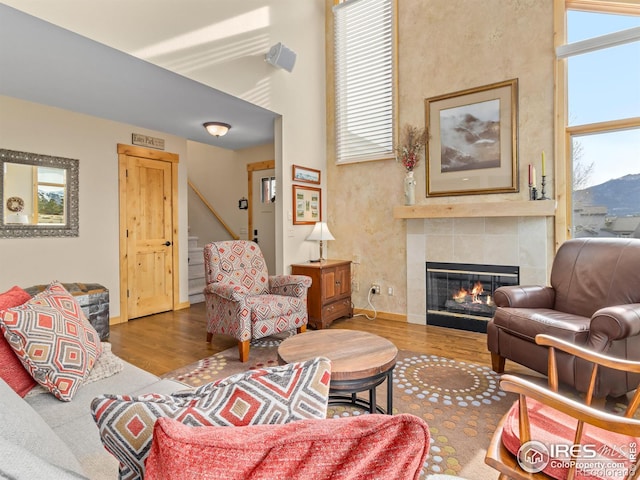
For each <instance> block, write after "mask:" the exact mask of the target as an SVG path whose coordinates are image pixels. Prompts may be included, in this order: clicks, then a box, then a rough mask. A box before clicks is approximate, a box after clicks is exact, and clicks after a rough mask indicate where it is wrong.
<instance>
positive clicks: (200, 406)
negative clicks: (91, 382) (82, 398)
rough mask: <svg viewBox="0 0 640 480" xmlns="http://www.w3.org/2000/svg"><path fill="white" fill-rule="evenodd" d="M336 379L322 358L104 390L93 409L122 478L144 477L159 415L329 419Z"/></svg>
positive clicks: (254, 420) (209, 420)
mask: <svg viewBox="0 0 640 480" xmlns="http://www.w3.org/2000/svg"><path fill="white" fill-rule="evenodd" d="M330 379H331V363H330V361H329V360H327V359H326V358H316V359H313V360H308V361H306V362H300V363H292V364H289V365H284V366H281V367H271V368H264V369H259V370H250V371H248V372H244V373H239V374H237V375H232V376H231V377H228V378H226V379H223V380H219V381H217V382H213V383H209V384H207V385H203V386H202V387H199V388H198V389H196V390H189V391H186V392H178V393H174V394H173V395H159V394H147V395H141V396H138V397H132V396H128V395H101V396H100V397H97V398H95V399H94V400H93V401H92V402H91V413H92V415H93V418H94V420H95V421H96V424H97V425H98V430H99V431H100V438H101V440H102V443H103V444H104V446H105V448H106V449H107V450H108V451H109V452H110V453H111V454H112V455H113V456H114V457H116V458H117V459H118V461H119V462H120V479H121V480H134V479H135V480H141V479H142V478H144V464H145V460H146V458H147V456H148V455H149V450H150V448H151V442H152V439H153V428H154V425H155V423H156V420H157V419H158V418H162V417H168V418H172V419H175V420H177V421H179V422H181V423H184V424H187V425H193V426H244V425H255V424H281V423H288V422H290V421H293V420H302V419H308V418H325V417H326V414H327V401H328V396H329V381H330Z"/></svg>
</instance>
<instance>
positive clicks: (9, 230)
mask: <svg viewBox="0 0 640 480" xmlns="http://www.w3.org/2000/svg"><path fill="white" fill-rule="evenodd" d="M5 163H21V164H24V165H35V166H39V167H51V168H62V169H65V170H66V171H67V196H66V198H65V208H66V209H67V211H66V214H67V223H66V224H65V225H59V226H55V225H21V224H10V225H9V224H5V223H4V213H5V208H6V205H5V200H4V164H5ZM79 172H80V161H79V160H77V159H73V158H64V157H52V156H49V155H40V154H37V153H29V152H19V151H16V150H5V149H0V200H1V201H2V202H1V203H2V204H1V205H0V238H29V237H77V236H79V227H78V224H79V222H78V210H79V201H78V190H79V183H80V182H79Z"/></svg>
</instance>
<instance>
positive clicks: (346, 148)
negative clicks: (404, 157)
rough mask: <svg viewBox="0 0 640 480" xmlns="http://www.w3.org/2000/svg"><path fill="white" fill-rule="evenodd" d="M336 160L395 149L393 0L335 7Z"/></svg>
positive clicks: (358, 1) (355, 0)
mask: <svg viewBox="0 0 640 480" xmlns="http://www.w3.org/2000/svg"><path fill="white" fill-rule="evenodd" d="M333 12H334V50H335V52H334V55H335V73H334V77H335V96H336V98H335V128H336V163H351V162H359V161H366V160H376V159H380V158H384V157H390V156H392V155H393V138H394V137H393V134H394V132H393V124H394V123H393V111H394V89H393V68H394V60H393V52H394V49H393V8H392V0H348V1H346V2H343V3H341V4H338V5H336V6H335V7H334V8H333Z"/></svg>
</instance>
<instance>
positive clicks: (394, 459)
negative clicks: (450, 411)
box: [0, 283, 429, 480]
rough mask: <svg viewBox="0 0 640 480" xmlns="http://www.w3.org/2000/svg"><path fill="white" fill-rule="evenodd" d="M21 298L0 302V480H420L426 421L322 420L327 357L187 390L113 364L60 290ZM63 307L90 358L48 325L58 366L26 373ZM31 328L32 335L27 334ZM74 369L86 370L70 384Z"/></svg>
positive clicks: (15, 294)
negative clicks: (85, 366) (61, 349)
mask: <svg viewBox="0 0 640 480" xmlns="http://www.w3.org/2000/svg"><path fill="white" fill-rule="evenodd" d="M24 295H27V297H28V298H30V296H29V295H28V294H26V292H24V290H21V289H19V287H14V288H13V289H12V290H11V291H9V292H5V293H4V294H0V330H1V331H2V334H3V335H2V336H0V478H12V479H33V478H47V479H54V480H55V479H77V478H89V479H92V480H93V479H115V478H120V479H124V480H138V479H142V478H147V479H149V480H154V479H156V480H158V479H170V478H171V479H176V478H179V479H185V480H186V479H193V480H195V479H201V478H216V479H218V478H224V479H227V478H228V479H238V480H240V479H243V480H244V479H253V480H259V479H264V480H266V479H273V478H287V479H296V478H299V479H301V480H302V479H306V478H333V479H345V480H346V479H359V478H362V479H364V478H367V479H368V478H407V479H408V478H415V479H416V480H417V478H418V477H419V474H420V472H421V470H422V465H423V463H424V461H425V458H426V455H427V453H428V448H429V431H428V427H427V425H426V423H425V422H424V421H423V420H421V419H420V418H418V417H415V416H413V415H408V414H401V415H395V416H387V415H363V416H359V417H349V418H340V419H330V420H327V419H326V413H327V403H328V392H329V381H330V376H331V364H330V362H329V360H327V359H324V358H315V359H312V360H309V361H307V362H302V363H299V364H289V365H283V366H278V367H271V368H265V369H257V370H249V371H247V372H244V373H240V374H237V375H233V376H231V377H227V378H225V379H221V380H218V381H216V382H212V383H210V384H206V385H203V386H201V387H199V388H196V389H193V388H189V387H187V386H186V385H184V384H182V383H179V382H176V381H173V380H169V379H161V378H159V377H157V376H155V375H153V374H151V373H149V372H146V371H144V370H142V369H140V368H138V367H136V366H134V365H132V364H130V363H128V362H125V361H123V360H122V359H120V358H118V357H117V356H115V355H114V354H113V353H112V352H111V349H110V345H109V344H108V343H106V342H100V341H99V339H98V335H97V332H95V330H92V329H91V327H88V326H87V325H90V324H89V322H88V321H87V320H86V319H84V318H83V317H82V315H80V314H78V313H77V312H80V311H81V309H80V308H79V305H78V304H77V302H75V300H73V298H72V296H71V295H70V294H68V292H67V293H65V291H64V288H63V287H62V285H60V284H55V283H54V284H52V285H50V287H49V288H47V290H45V292H42V293H39V294H37V295H36V296H34V297H33V298H30V300H28V301H25V299H26V298H27V297H25V296H24ZM8 297H10V300H9V301H7V298H8ZM20 302H23V303H20ZM7 305H14V306H13V307H8V306H7ZM69 310H71V311H72V312H73V315H79V318H78V319H77V320H78V323H74V322H75V320H74V319H73V318H70V317H65V316H64V315H63V317H64V318H65V321H64V322H63V323H64V325H65V328H66V329H68V330H70V332H71V333H72V334H74V335H76V334H78V332H79V331H80V330H82V332H81V335H80V336H82V335H84V336H86V337H87V338H88V341H87V342H86V343H87V345H88V347H90V346H91V345H94V346H95V350H96V351H99V354H96V355H95V357H96V360H95V362H93V361H91V358H92V355H91V349H90V348H88V347H87V349H86V350H87V351H86V352H82V353H78V351H77V350H76V347H77V345H75V344H74V343H73V342H72V341H71V340H69V339H67V338H65V332H62V331H61V330H60V328H58V329H57V330H56V329H55V328H53V330H56V332H55V336H57V338H56V341H55V342H54V343H56V344H62V343H65V342H66V343H67V350H64V352H63V353H64V355H62V356H61V357H60V358H58V359H57V362H58V363H60V362H63V363H64V362H67V363H65V364H64V365H62V366H61V367H60V370H62V372H57V373H56V375H53V374H51V372H50V371H49V370H52V369H53V370H55V368H51V367H47V369H43V368H42V366H41V365H36V364H37V361H38V358H37V357H38V355H37V354H36V353H34V352H40V353H41V351H45V350H47V349H46V348H38V347H42V345H44V344H45V343H46V340H42V339H41V338H40V337H43V338H44V337H45V335H44V333H47V332H49V331H50V330H52V325H53V326H55V321H53V320H51V318H50V315H53V316H55V315H59V314H60V311H63V313H64V314H65V315H66V314H68V313H69V312H68V311H69ZM33 311H36V312H37V315H36V314H34V313H33ZM34 315H35V316H34ZM73 315H72V316H73ZM18 320H19V321H18ZM29 322H31V324H32V327H33V325H35V327H33V328H31V329H29V328H26V327H25V324H28V323H29ZM18 327H19V328H18ZM36 327H38V328H36ZM40 327H41V328H40ZM83 329H84V330H83ZM23 331H27V332H29V333H31V334H32V338H28V339H27V338H25V337H23V336H22V332H23ZM43 332H44V333H43ZM67 333H68V332H67ZM3 337H4V338H3ZM61 338H64V341H61V340H60V339H61ZM92 342H93V343H92ZM22 344H26V345H27V348H24V349H23V350H24V351H22V350H21V349H20V345H22ZM20 355H23V356H25V357H28V356H29V355H31V356H32V357H36V358H35V359H34V358H27V359H26V360H25V359H24V358H23V357H22V356H20ZM41 356H42V355H41ZM13 357H15V358H13ZM81 357H82V358H81ZM16 358H17V359H18V360H19V362H18V363H17V362H16V361H15V360H16ZM83 358H84V360H82V359H83ZM81 360H82V361H81ZM85 360H86V361H85ZM81 363H82V364H85V363H86V364H90V365H91V368H90V369H89V370H90V371H88V372H87V373H86V374H82V375H80V381H79V382H76V383H75V384H74V385H73V387H69V386H68V385H69V383H70V380H69V379H70V378H72V376H73V373H74V372H73V370H74V369H75V367H76V366H77V365H79V364H81ZM43 372H44V373H43ZM36 380H37V381H36ZM224 427H234V428H224Z"/></svg>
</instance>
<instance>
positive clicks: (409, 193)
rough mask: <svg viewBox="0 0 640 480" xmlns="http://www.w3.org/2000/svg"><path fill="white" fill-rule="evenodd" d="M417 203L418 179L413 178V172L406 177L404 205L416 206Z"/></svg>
mask: <svg viewBox="0 0 640 480" xmlns="http://www.w3.org/2000/svg"><path fill="white" fill-rule="evenodd" d="M415 203H416V179H415V178H413V170H410V171H408V172H407V174H406V175H405V177H404V204H405V205H415Z"/></svg>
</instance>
